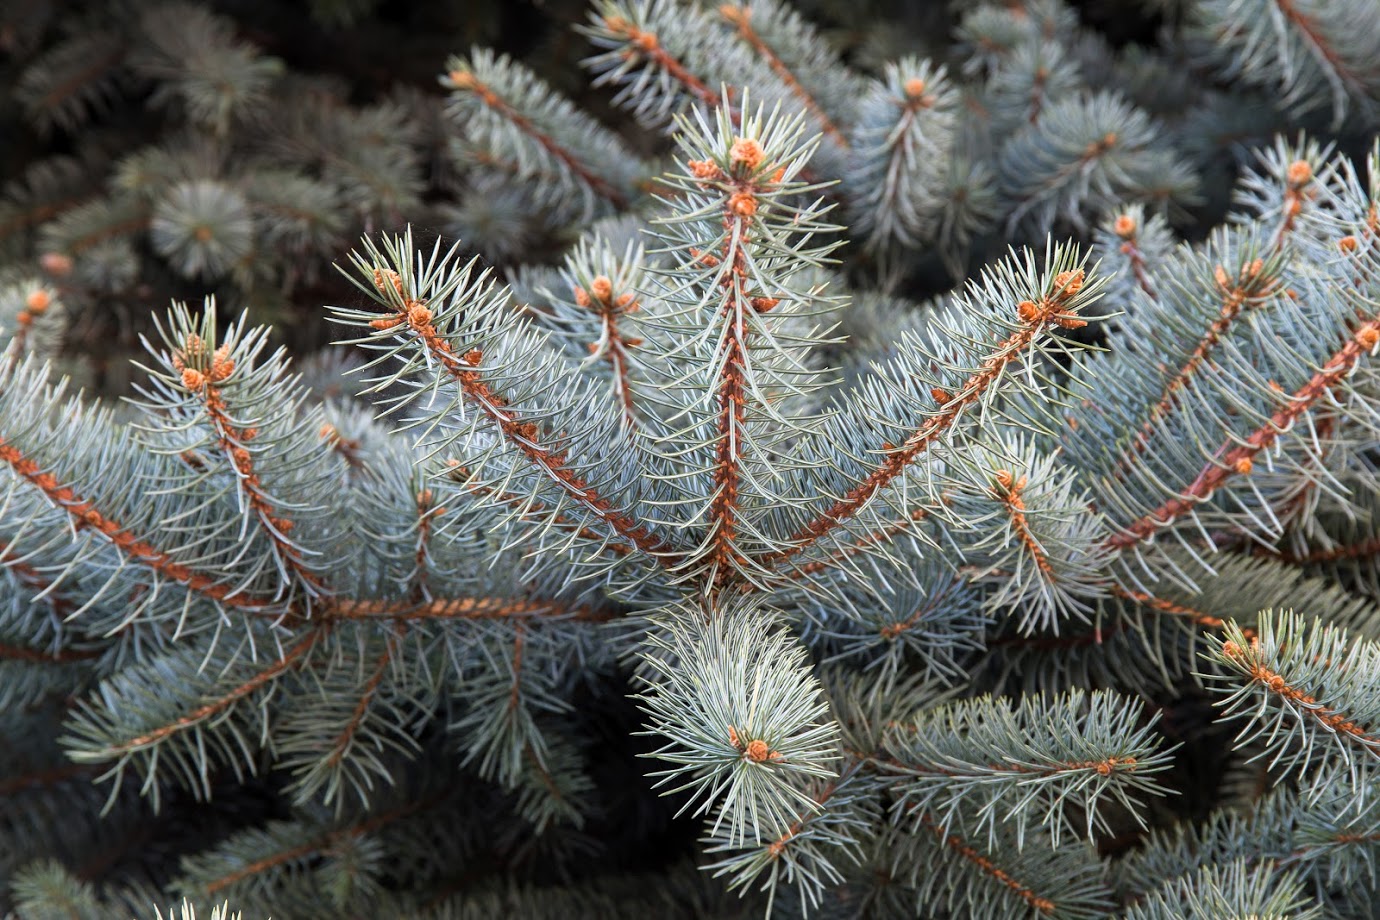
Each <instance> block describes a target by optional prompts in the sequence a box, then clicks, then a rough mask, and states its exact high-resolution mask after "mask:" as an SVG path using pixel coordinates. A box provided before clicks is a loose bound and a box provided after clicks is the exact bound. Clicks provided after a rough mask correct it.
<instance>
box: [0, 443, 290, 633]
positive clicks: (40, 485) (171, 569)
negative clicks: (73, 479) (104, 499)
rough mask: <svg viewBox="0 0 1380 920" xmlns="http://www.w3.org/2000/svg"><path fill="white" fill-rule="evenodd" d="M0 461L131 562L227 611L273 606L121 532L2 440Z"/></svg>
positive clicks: (258, 609)
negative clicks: (205, 598) (168, 579)
mask: <svg viewBox="0 0 1380 920" xmlns="http://www.w3.org/2000/svg"><path fill="white" fill-rule="evenodd" d="M0 461H3V462H5V463H7V464H9V466H10V468H11V469H13V470H14V472H15V473H16V474H18V475H19V476H21V477H23V478H24V479H26V480H28V481H29V482H30V483H32V484H33V486H34V487H35V488H37V489H38V490H39V491H40V492H42V493H43V494H44V495H46V496H47V497H48V500H49V501H51V502H52V503H53V504H54V505H56V506H57V507H59V508H61V509H63V510H64V511H65V512H66V513H67V514H68V515H70V516H71V518H72V519H73V523H74V524H75V525H76V526H77V527H85V528H89V529H91V530H93V531H96V532H99V533H101V534H103V535H104V536H105V537H106V538H107V539H109V541H110V542H111V544H112V545H114V546H115V547H116V548H117V549H119V550H120V551H121V552H122V553H123V554H124V555H126V556H128V557H129V558H130V559H131V560H132V561H133V562H135V563H137V564H139V565H143V566H147V567H149V568H151V569H153V570H154V571H156V572H158V573H159V574H161V575H164V576H166V577H168V578H171V579H172V580H173V581H176V582H178V583H180V584H183V585H185V586H187V587H188V588H189V589H191V590H193V591H195V592H197V593H199V594H202V595H205V596H206V597H208V598H210V599H211V600H213V601H216V602H218V603H221V604H224V605H226V606H227V607H236V608H239V609H242V610H251V611H261V610H264V609H266V608H273V607H274V606H275V603H276V602H274V601H273V600H271V599H268V598H258V597H255V596H253V595H251V594H248V593H247V592H245V591H242V590H240V589H238V588H234V587H231V586H230V585H227V584H225V583H223V582H217V581H215V580H214V579H212V578H210V577H208V576H206V575H203V574H201V573H199V572H196V571H194V570H193V569H191V568H189V567H187V566H185V565H183V564H181V563H180V562H178V561H176V560H175V559H174V558H173V557H172V556H169V555H168V554H167V553H165V552H163V551H162V550H159V549H157V548H156V547H154V546H152V545H151V544H149V543H147V542H146V541H144V540H140V539H139V538H138V537H136V536H135V535H134V534H132V533H130V532H129V531H127V530H125V529H124V528H122V527H121V526H120V524H119V523H118V522H116V521H113V520H111V519H110V518H108V517H106V516H105V515H103V514H102V513H101V512H100V511H99V510H98V509H97V507H96V506H95V505H94V504H93V503H92V502H90V501H89V500H87V499H86V498H84V497H83V496H82V495H81V494H80V493H78V492H77V491H76V490H75V489H74V488H72V487H71V486H65V485H63V484H62V483H61V482H60V481H59V480H58V478H57V477H56V476H54V475H53V474H52V473H49V472H45V471H44V469H43V468H42V467H41V466H39V464H38V463H36V462H35V461H33V460H31V459H29V458H28V457H26V456H25V455H24V454H23V453H21V452H20V451H19V450H18V449H17V448H15V447H14V446H13V445H11V444H9V443H8V442H6V440H5V439H4V438H3V437H0Z"/></svg>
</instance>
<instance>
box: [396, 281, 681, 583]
mask: <svg viewBox="0 0 1380 920" xmlns="http://www.w3.org/2000/svg"><path fill="white" fill-rule="evenodd" d="M373 272H374V286H375V287H376V288H377V289H378V291H379V293H380V294H381V295H383V296H384V297H389V298H393V300H392V303H393V305H394V307H395V309H396V311H397V312H396V313H395V314H394V315H393V316H388V317H384V318H381V319H377V320H374V321H373V323H372V325H373V326H374V328H376V329H381V330H388V329H400V328H402V327H406V330H407V332H410V333H411V334H412V335H414V336H415V337H416V340H417V341H418V343H419V344H420V345H421V347H422V348H423V350H424V351H425V352H426V354H427V356H428V357H429V358H430V359H431V360H432V361H434V362H436V364H437V365H438V366H439V367H440V368H441V369H442V370H443V371H444V372H445V373H446V374H447V376H449V377H450V378H451V379H452V380H454V381H455V382H456V383H457V384H458V385H459V387H460V389H461V391H462V392H463V393H464V394H465V396H466V397H468V398H469V400H470V402H471V403H472V404H473V405H474V406H475V407H476V408H477V409H478V410H479V411H480V412H482V413H484V415H485V416H486V417H487V418H488V419H489V420H490V421H492V422H493V424H494V426H495V428H497V429H498V432H499V433H500V434H501V435H502V437H503V438H504V439H505V440H506V441H507V442H508V443H509V444H511V445H512V446H513V448H515V449H516V450H517V451H518V452H519V453H520V454H522V455H523V456H524V457H525V458H526V459H527V461H528V462H529V463H531V464H532V466H534V467H536V468H537V469H540V470H542V471H543V472H545V473H546V474H547V475H548V476H550V477H551V479H552V480H553V481H555V482H556V484H557V485H559V486H560V487H561V489H562V490H563V491H565V492H566V494H568V495H569V496H570V497H571V498H573V499H575V500H576V501H578V502H579V503H580V504H582V505H583V506H584V507H585V508H586V509H587V510H588V511H589V512H590V513H591V514H593V515H594V516H596V517H598V518H599V519H600V520H602V521H603V522H604V523H606V524H608V525H609V527H610V528H611V529H612V530H613V531H614V532H615V533H616V534H618V535H619V536H620V537H622V538H623V539H625V540H627V541H628V542H629V543H631V544H632V545H633V546H635V547H637V548H638V549H639V550H641V551H642V552H643V553H645V554H646V555H647V556H649V557H651V558H652V559H654V560H656V561H657V562H658V564H660V565H662V566H667V567H671V566H674V565H675V564H676V558H677V555H678V554H676V553H675V551H674V550H673V549H672V548H671V547H670V546H669V545H668V544H666V543H665V542H664V541H662V540H661V539H660V538H658V537H657V536H656V535H655V534H653V533H652V532H651V531H650V530H649V529H648V528H647V527H646V526H645V525H643V524H640V523H638V522H637V521H636V520H635V519H633V517H632V516H631V515H629V514H628V513H627V512H624V511H621V510H619V509H618V508H617V507H616V506H615V505H614V503H613V502H611V501H610V500H609V499H607V498H605V497H604V496H602V495H600V494H599V492H598V491H597V490H596V489H595V488H594V487H592V486H591V485H590V484H589V483H587V482H586V481H585V480H584V479H583V478H582V477H581V476H580V475H579V474H578V473H576V472H574V471H573V470H572V469H571V468H570V464H569V458H568V456H567V455H566V453H565V452H564V451H561V450H559V449H554V448H549V447H546V446H544V445H542V444H541V442H540V440H539V438H540V436H541V432H540V430H539V429H538V426H537V425H536V424H535V423H533V422H523V421H520V420H519V419H518V418H517V417H516V415H515V414H514V413H513V412H512V411H511V410H510V409H509V408H508V405H509V404H508V400H507V399H505V398H504V397H503V395H502V394H501V393H498V392H496V391H495V390H494V389H493V388H492V387H491V386H490V385H489V384H488V382H486V381H485V380H484V378H483V374H482V369H481V365H482V362H483V359H484V354H483V352H482V351H481V350H480V349H472V350H471V351H468V352H466V353H465V354H464V355H456V354H455V350H454V349H453V348H452V347H451V344H450V342H448V341H446V340H445V339H444V338H442V337H441V335H440V333H438V332H437V331H436V327H435V326H433V325H432V323H431V319H432V313H431V310H429V309H428V308H427V306H426V304H425V303H424V302H423V301H421V300H418V299H417V298H416V296H415V295H414V294H413V293H412V292H410V291H406V290H404V288H403V282H402V278H401V277H400V276H399V275H398V274H397V272H395V271H393V270H391V269H380V268H375V269H374V270H373Z"/></svg>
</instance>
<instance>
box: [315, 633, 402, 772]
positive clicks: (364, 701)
mask: <svg viewBox="0 0 1380 920" xmlns="http://www.w3.org/2000/svg"><path fill="white" fill-rule="evenodd" d="M401 638H402V636H401V624H397V626H396V627H395V629H394V631H393V632H392V633H391V634H390V635H389V636H388V640H387V641H386V642H385V643H384V646H383V651H382V652H380V653H379V658H378V662H377V663H376V664H375V665H374V672H373V673H372V674H370V675H369V679H368V680H366V681H365V682H364V686H363V687H361V688H360V692H359V700H358V702H356V703H355V708H354V710H353V711H352V712H351V713H350V717H349V719H348V720H347V721H346V722H345V725H344V727H343V728H342V729H341V730H340V733H339V734H338V735H337V736H336V737H335V739H334V741H333V742H332V743H331V745H330V753H329V754H328V755H327V756H326V759H325V767H326V768H327V769H330V768H334V767H337V766H339V765H340V762H341V760H342V759H343V758H344V757H345V755H346V754H347V753H348V752H349V750H350V746H351V745H352V744H353V743H354V738H355V734H356V733H357V732H358V731H359V727H360V725H361V724H363V722H364V717H365V715H366V714H367V713H368V711H369V704H370V703H371V702H372V701H373V699H374V695H375V694H376V693H378V689H379V684H381V683H382V682H383V678H384V675H386V674H387V673H388V666H389V664H390V663H392V660H393V652H394V643H395V642H397V641H400V640H401Z"/></svg>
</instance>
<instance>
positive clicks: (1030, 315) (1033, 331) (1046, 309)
mask: <svg viewBox="0 0 1380 920" xmlns="http://www.w3.org/2000/svg"><path fill="white" fill-rule="evenodd" d="M1082 287H1083V271H1082V270H1081V269H1076V270H1073V271H1068V272H1063V273H1061V274H1059V275H1057V276H1056V277H1055V278H1054V279H1053V280H1052V282H1051V285H1050V287H1049V289H1048V290H1047V291H1046V292H1045V293H1044V295H1043V296H1042V297H1041V299H1040V301H1039V302H1038V303H1036V302H1035V301H1030V300H1024V301H1021V302H1020V303H1019V304H1017V307H1016V312H1017V314H1018V315H1019V317H1020V320H1021V323H1022V325H1021V327H1020V328H1019V329H1017V331H1015V332H1013V333H1012V334H1011V335H1010V336H1008V337H1007V338H1006V339H1005V340H1004V341H1002V342H1000V343H999V344H998V345H997V346H996V348H994V349H993V350H992V351H991V352H990V353H989V354H988V356H987V357H986V358H985V359H984V360H983V362H982V364H981V365H980V366H979V368H978V369H977V370H976V371H974V372H973V373H972V374H971V375H969V377H968V379H967V380H965V381H964V383H963V385H962V386H961V387H960V388H959V389H958V390H957V391H955V392H953V393H949V392H946V391H944V390H940V389H936V390H934V392H933V393H932V394H931V395H932V396H933V397H934V400H935V402H936V403H938V405H939V409H938V411H937V412H936V413H935V414H934V415H932V416H930V417H929V418H928V419H927V420H926V421H925V422H924V424H922V425H921V426H920V427H919V428H917V429H916V430H915V431H914V433H912V434H911V435H910V436H909V437H908V438H907V439H906V440H905V442H904V443H903V444H901V445H900V446H898V447H895V448H894V449H888V451H887V455H886V459H885V460H883V461H882V462H881V463H880V464H878V465H877V467H876V468H874V469H873V470H872V471H871V472H870V473H868V475H867V476H866V477H864V478H863V480H862V481H861V482H859V483H857V484H856V485H855V486H853V487H852V488H851V489H850V490H849V491H848V492H847V493H845V494H844V495H843V496H842V497H840V498H839V499H838V500H837V501H835V502H834V503H833V504H832V505H831V506H830V507H829V509H828V510H826V511H824V512H823V513H822V514H820V515H819V516H818V517H816V518H815V519H814V520H812V521H810V522H809V523H807V524H806V525H805V526H803V527H801V528H800V529H799V530H797V531H796V532H795V533H794V534H793V535H792V536H791V537H789V538H788V539H787V540H786V543H787V546H786V548H785V549H782V550H776V551H773V552H771V553H767V554H765V555H764V556H763V558H762V561H763V562H764V563H765V564H767V565H777V564H780V563H781V562H784V561H785V560H787V559H789V558H791V557H793V556H795V555H797V554H798V553H800V552H801V551H802V550H804V549H806V548H807V547H809V546H811V545H812V544H814V543H816V542H818V540H819V539H820V538H821V537H823V536H825V535H827V534H828V533H830V532H831V531H833V529H834V528H835V527H838V526H839V525H840V524H842V523H843V522H844V521H846V520H847V519H848V518H850V517H852V516H853V515H854V514H856V513H857V512H858V511H859V510H860V509H861V508H862V507H863V506H864V505H866V504H867V503H868V502H869V501H870V500H871V499H872V497H873V496H875V495H876V494H877V493H878V492H880V491H881V490H882V489H884V488H886V487H887V486H888V485H890V484H891V483H892V482H893V481H894V480H895V479H896V478H897V477H899V476H901V475H902V474H903V473H904V472H905V470H906V468H907V467H908V466H909V465H910V464H912V463H914V462H915V461H916V460H917V459H918V458H919V457H920V456H921V455H922V454H924V453H925V451H926V450H928V449H929V448H930V447H931V446H932V445H933V444H934V443H936V442H937V441H938V440H939V439H940V438H941V437H942V436H943V435H944V434H945V433H946V432H947V431H948V430H949V429H950V428H952V427H953V425H954V424H955V423H956V422H957V421H958V419H959V418H960V417H961V416H962V414H963V413H964V411H965V410H966V409H968V408H970V407H971V406H973V405H975V404H977V403H979V402H980V401H981V400H982V398H983V395H984V394H985V393H986V392H987V391H988V389H989V388H990V387H991V386H992V385H993V383H995V382H996V381H997V380H998V379H999V378H1000V377H1001V376H1002V373H1003V372H1004V371H1005V370H1006V369H1007V367H1008V366H1010V365H1011V364H1013V363H1014V362H1016V361H1018V360H1020V358H1021V356H1022V355H1023V354H1024V352H1025V351H1026V350H1027V349H1028V348H1029V347H1030V346H1031V345H1032V344H1033V343H1034V342H1035V341H1036V340H1037V339H1038V338H1039V337H1040V336H1041V335H1042V334H1044V333H1046V332H1047V331H1048V329H1049V328H1050V327H1051V326H1064V327H1077V326H1081V325H1083V324H1084V321H1083V320H1080V319H1078V318H1077V317H1075V316H1074V315H1073V314H1072V313H1069V312H1066V310H1067V308H1068V307H1069V306H1070V305H1071V304H1072V302H1073V300H1074V298H1075V296H1076V295H1077V293H1078V291H1079V290H1080V289H1081V288H1082Z"/></svg>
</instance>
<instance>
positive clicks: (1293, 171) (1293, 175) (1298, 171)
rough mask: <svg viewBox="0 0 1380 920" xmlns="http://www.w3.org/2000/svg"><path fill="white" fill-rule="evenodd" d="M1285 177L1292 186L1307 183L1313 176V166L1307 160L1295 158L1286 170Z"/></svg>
mask: <svg viewBox="0 0 1380 920" xmlns="http://www.w3.org/2000/svg"><path fill="white" fill-rule="evenodd" d="M1284 177H1285V178H1286V179H1287V180H1288V181H1289V184H1290V185H1292V186H1295V187H1298V186H1301V185H1306V184H1307V183H1308V181H1309V180H1310V179H1312V178H1313V167H1312V166H1310V165H1309V164H1308V161H1307V160H1295V161H1294V162H1292V163H1290V164H1289V168H1288V169H1287V170H1285V172H1284Z"/></svg>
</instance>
